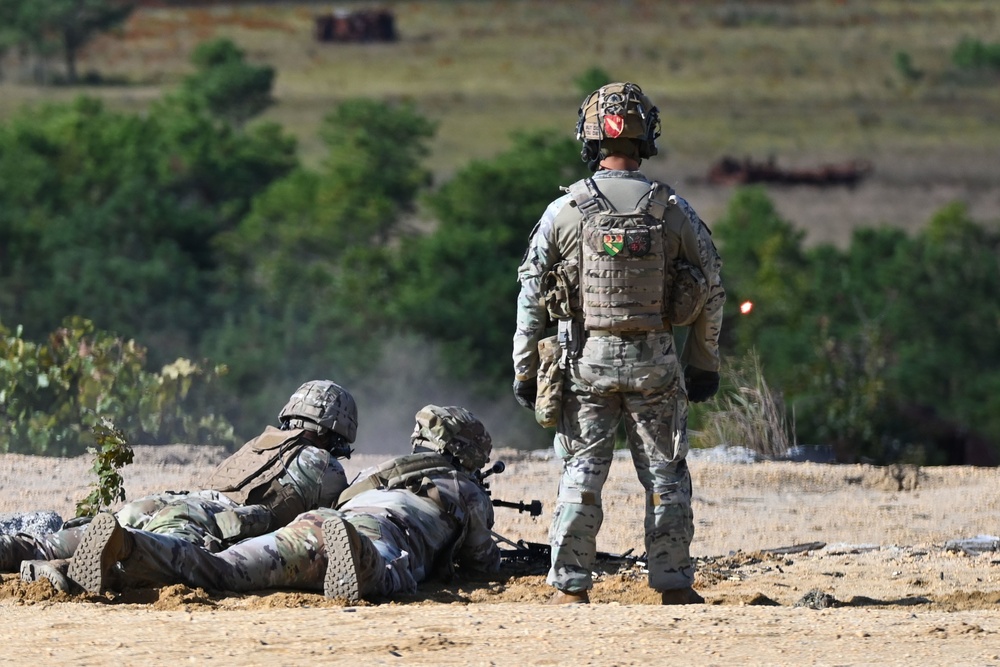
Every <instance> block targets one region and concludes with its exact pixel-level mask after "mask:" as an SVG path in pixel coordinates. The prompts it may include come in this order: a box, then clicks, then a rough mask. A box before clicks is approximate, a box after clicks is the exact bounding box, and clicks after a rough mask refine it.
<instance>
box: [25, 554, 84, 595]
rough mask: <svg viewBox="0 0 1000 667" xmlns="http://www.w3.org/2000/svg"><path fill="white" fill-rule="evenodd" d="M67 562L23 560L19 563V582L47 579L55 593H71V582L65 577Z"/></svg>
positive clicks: (58, 560)
mask: <svg viewBox="0 0 1000 667" xmlns="http://www.w3.org/2000/svg"><path fill="white" fill-rule="evenodd" d="M67 570H69V561H68V560H66V559H64V558H60V559H57V560H23V561H21V581H40V580H42V579H48V580H49V581H50V582H52V585H53V586H54V587H55V589H56V590H57V591H62V592H64V593H71V592H72V591H73V582H72V581H71V580H70V578H69V577H68V576H67V575H66V572H67Z"/></svg>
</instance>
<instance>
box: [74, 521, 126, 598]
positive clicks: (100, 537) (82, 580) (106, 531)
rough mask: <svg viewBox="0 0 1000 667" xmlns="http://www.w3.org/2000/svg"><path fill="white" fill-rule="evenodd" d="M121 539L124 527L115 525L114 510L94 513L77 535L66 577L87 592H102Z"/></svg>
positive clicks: (114, 561)
mask: <svg viewBox="0 0 1000 667" xmlns="http://www.w3.org/2000/svg"><path fill="white" fill-rule="evenodd" d="M125 540H126V535H125V529H124V528H122V527H121V526H119V525H118V520H117V519H116V518H115V516H114V514H110V513H108V512H102V513H101V514H98V515H97V516H96V517H94V520H93V521H91V522H90V525H89V526H88V527H87V530H85V531H84V533H83V537H81V538H80V545H79V546H78V547H77V548H76V552H74V554H73V559H72V561H70V566H69V572H68V576H69V578H70V579H71V580H73V581H75V582H76V583H77V584H79V585H80V587H81V588H83V590H85V591H87V592H88V593H94V594H99V593H102V592H104V590H105V588H106V587H107V584H108V582H109V579H110V577H111V571H112V570H113V569H114V566H115V563H117V562H118V560H119V558H120V556H121V555H122V552H123V551H124V547H125Z"/></svg>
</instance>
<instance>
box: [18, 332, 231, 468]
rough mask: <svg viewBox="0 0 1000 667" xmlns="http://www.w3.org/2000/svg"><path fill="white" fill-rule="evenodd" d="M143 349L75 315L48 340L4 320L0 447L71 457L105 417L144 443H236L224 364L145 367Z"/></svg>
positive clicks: (87, 443) (89, 444) (86, 443)
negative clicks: (224, 410)
mask: <svg viewBox="0 0 1000 667" xmlns="http://www.w3.org/2000/svg"><path fill="white" fill-rule="evenodd" d="M145 358H146V350H145V348H143V347H142V346H140V345H138V344H137V343H136V342H135V341H133V340H124V339H122V338H120V337H118V336H115V335H113V334H110V333H108V332H104V331H97V330H96V329H95V328H94V325H93V323H91V322H90V321H89V320H84V319H82V318H78V317H71V318H67V319H66V320H65V321H64V323H63V326H62V327H60V328H59V329H57V330H56V331H54V332H53V333H52V334H51V335H50V336H49V337H48V340H47V341H46V342H44V343H32V342H30V341H27V340H25V339H24V338H22V329H21V328H20V327H18V329H17V330H16V331H15V332H13V333H11V332H10V331H8V330H7V329H5V328H4V327H3V326H2V325H0V417H2V419H0V451H3V452H19V453H24V454H45V455H55V456H71V455H75V454H80V453H82V452H83V451H85V450H86V449H87V448H88V447H92V446H93V445H94V444H95V440H94V434H93V430H94V429H95V428H98V427H99V426H100V425H101V424H102V423H104V422H103V420H105V419H107V420H110V421H111V422H113V423H115V424H119V425H121V426H122V428H123V429H125V430H127V431H128V432H130V433H131V438H132V439H134V440H138V441H140V442H143V443H147V444H165V443H170V442H182V441H188V442H196V443H214V444H227V445H232V444H236V438H235V436H234V433H233V428H232V426H231V425H230V424H229V423H228V422H227V421H226V420H225V419H223V418H222V417H219V416H218V415H217V414H216V413H215V412H214V411H213V410H216V409H219V408H220V407H223V406H224V401H225V395H223V394H221V393H220V392H219V391H218V390H219V384H218V379H219V378H220V377H221V376H222V375H223V374H224V373H225V371H226V369H225V367H222V366H214V367H206V368H203V367H201V366H199V365H196V364H192V363H191V362H189V361H187V360H183V359H180V360H178V361H177V362H175V363H174V364H172V365H171V366H168V367H166V368H164V370H163V371H162V372H161V373H148V372H146V371H144V370H143V364H144V362H145Z"/></svg>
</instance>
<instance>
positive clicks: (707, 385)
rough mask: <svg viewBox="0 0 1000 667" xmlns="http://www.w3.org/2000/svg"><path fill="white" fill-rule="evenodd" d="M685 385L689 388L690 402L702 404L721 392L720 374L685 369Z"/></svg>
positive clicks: (691, 368) (692, 367)
mask: <svg viewBox="0 0 1000 667" xmlns="http://www.w3.org/2000/svg"><path fill="white" fill-rule="evenodd" d="M684 384H685V385H686V386H687V392H688V401H690V402H691V403H701V402H702V401H707V400H708V399H710V398H712V397H713V396H715V392H717V391H719V373H718V371H703V370H701V369H700V368H695V367H694V366H688V367H687V368H685V369H684Z"/></svg>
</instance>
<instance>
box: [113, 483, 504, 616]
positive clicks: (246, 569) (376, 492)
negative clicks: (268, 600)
mask: <svg viewBox="0 0 1000 667" xmlns="http://www.w3.org/2000/svg"><path fill="white" fill-rule="evenodd" d="M362 478H364V475H362ZM424 480H428V481H430V482H431V485H430V486H425V487H423V488H420V489H417V490H416V491H411V490H408V489H403V488H399V489H372V490H367V491H364V492H362V493H359V494H357V495H355V496H354V497H353V498H351V500H350V501H349V502H347V503H346V504H345V505H343V506H342V507H341V508H340V509H338V510H333V509H317V510H314V511H311V512H306V513H304V514H301V515H300V516H298V517H297V518H296V519H295V520H294V521H293V522H292V523H290V524H289V525H287V526H285V527H283V528H280V529H279V530H277V531H274V532H271V533H268V534H266V535H261V536H258V537H254V538H252V539H249V540H245V541H243V542H240V543H238V544H236V545H234V546H231V547H229V548H228V549H226V550H224V551H222V552H220V553H217V554H212V553H209V552H208V551H206V550H204V549H201V548H199V547H197V546H195V545H194V544H192V543H190V542H187V541H185V540H183V539H180V538H178V537H175V536H172V535H163V534H153V533H148V532H144V531H133V530H129V534H130V535H131V537H132V546H131V548H130V550H129V553H127V554H126V557H124V558H122V559H121V561H120V573H119V576H120V579H119V580H118V581H117V582H115V583H116V584H117V585H118V586H120V587H122V588H125V587H129V586H143V585H167V584H172V583H184V584H187V585H189V586H195V587H201V588H206V589H210V590H228V591H252V590H261V589H268V588H293V589H303V590H318V591H322V590H323V589H324V577H325V574H326V569H327V553H326V549H325V545H324V541H323V524H324V522H326V521H327V520H328V519H330V518H332V517H343V518H345V519H346V520H347V521H348V522H350V523H351V524H352V525H353V526H354V527H355V528H356V529H357V531H358V532H359V533H360V534H361V535H363V536H365V537H367V538H368V539H369V540H370V541H371V542H370V543H371V545H372V546H373V547H374V549H367V550H364V552H363V553H364V556H363V557H362V558H361V560H360V562H359V567H358V578H359V580H360V583H361V588H362V594H363V595H366V596H378V597H389V596H392V595H395V594H400V593H404V594H405V593H412V592H414V591H415V590H416V587H417V584H418V583H419V582H421V581H423V580H424V579H426V578H428V577H429V576H431V575H432V574H434V573H435V568H436V567H437V566H439V565H441V564H444V565H445V566H447V565H449V564H450V563H452V562H453V560H457V562H458V564H459V565H460V566H463V567H467V568H469V569H472V570H476V571H486V572H494V571H496V570H497V569H498V568H499V564H500V552H499V550H498V548H497V546H496V543H495V542H494V541H493V538H492V535H491V533H490V528H491V526H492V525H493V506H492V503H491V501H490V498H489V496H487V495H486V493H485V492H484V491H483V489H482V488H481V487H480V486H479V484H477V483H476V482H475V481H474V480H473V479H472V478H471V477H470V476H469V475H466V474H464V473H461V472H458V471H454V472H451V473H434V474H430V475H428V476H426V477H424ZM431 486H432V487H433V488H434V489H436V492H432V493H430V495H428V494H427V489H429V488H430V487H431ZM431 496H434V498H433V499H432V497H431ZM444 507H447V508H449V509H448V510H445V509H443V508H444Z"/></svg>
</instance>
